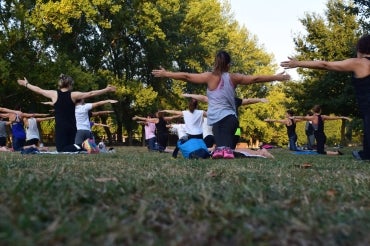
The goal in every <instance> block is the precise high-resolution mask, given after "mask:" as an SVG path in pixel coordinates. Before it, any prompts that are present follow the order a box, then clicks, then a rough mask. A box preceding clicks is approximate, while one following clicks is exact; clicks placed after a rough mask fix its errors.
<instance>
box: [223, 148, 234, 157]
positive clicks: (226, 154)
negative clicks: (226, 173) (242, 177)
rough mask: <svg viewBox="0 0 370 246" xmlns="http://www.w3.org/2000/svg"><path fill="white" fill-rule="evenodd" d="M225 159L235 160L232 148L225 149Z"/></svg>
mask: <svg viewBox="0 0 370 246" xmlns="http://www.w3.org/2000/svg"><path fill="white" fill-rule="evenodd" d="M224 159H234V152H233V150H232V149H230V148H225V149H224Z"/></svg>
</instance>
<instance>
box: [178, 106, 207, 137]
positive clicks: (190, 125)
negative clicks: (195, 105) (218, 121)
mask: <svg viewBox="0 0 370 246" xmlns="http://www.w3.org/2000/svg"><path fill="white" fill-rule="evenodd" d="M203 114H204V111H203V110H199V109H196V110H194V112H193V113H191V112H190V111H189V110H186V111H182V115H183V117H184V122H185V131H186V133H187V134H189V135H198V134H202V132H203V128H202V124H203Z"/></svg>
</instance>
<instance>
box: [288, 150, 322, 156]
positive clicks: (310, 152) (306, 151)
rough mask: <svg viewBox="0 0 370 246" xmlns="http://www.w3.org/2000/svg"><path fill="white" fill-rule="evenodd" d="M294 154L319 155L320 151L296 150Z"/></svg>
mask: <svg viewBox="0 0 370 246" xmlns="http://www.w3.org/2000/svg"><path fill="white" fill-rule="evenodd" d="M293 154H295V155H318V153H317V152H316V151H314V150H302V151H294V152H293Z"/></svg>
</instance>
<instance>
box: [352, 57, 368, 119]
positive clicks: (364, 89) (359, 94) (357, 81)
mask: <svg viewBox="0 0 370 246" xmlns="http://www.w3.org/2000/svg"><path fill="white" fill-rule="evenodd" d="M366 59H368V60H370V57H366ZM352 84H353V87H354V89H355V93H356V99H357V103H358V107H359V110H360V112H361V113H363V114H369V113H370V75H369V76H367V77H364V78H355V77H354V76H352Z"/></svg>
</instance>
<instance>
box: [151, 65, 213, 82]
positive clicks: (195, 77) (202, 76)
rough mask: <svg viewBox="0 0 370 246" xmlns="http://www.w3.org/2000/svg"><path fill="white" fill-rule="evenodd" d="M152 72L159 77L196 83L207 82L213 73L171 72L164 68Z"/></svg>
mask: <svg viewBox="0 0 370 246" xmlns="http://www.w3.org/2000/svg"><path fill="white" fill-rule="evenodd" d="M152 74H153V75H154V77H157V78H171V79H177V80H183V81H187V82H192V83H196V84H207V82H208V81H209V77H210V75H211V73H209V72H206V73H199V74H198V73H185V72H170V71H166V70H165V69H164V68H160V69H154V70H152Z"/></svg>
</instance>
